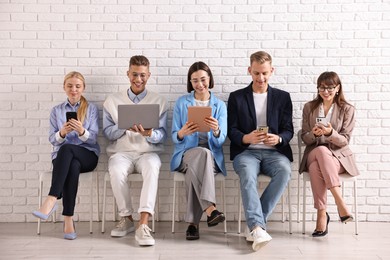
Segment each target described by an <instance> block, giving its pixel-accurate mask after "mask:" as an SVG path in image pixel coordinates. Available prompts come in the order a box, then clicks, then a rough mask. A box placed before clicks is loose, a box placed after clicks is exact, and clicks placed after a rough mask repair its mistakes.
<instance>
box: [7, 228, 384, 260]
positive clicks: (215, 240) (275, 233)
mask: <svg viewBox="0 0 390 260" xmlns="http://www.w3.org/2000/svg"><path fill="white" fill-rule="evenodd" d="M106 224H107V226H106V230H107V232H106V233H105V234H102V233H101V232H100V223H98V222H94V229H93V230H94V233H93V234H89V223H88V222H81V223H76V230H77V233H78V238H77V239H76V240H74V241H67V240H64V239H63V238H62V236H63V235H62V223H60V222H58V223H43V224H42V231H41V235H36V227H37V225H36V223H0V259H91V258H96V259H116V258H117V259H124V258H125V259H160V260H164V259H176V260H179V259H199V260H201V259H202V260H203V259H224V260H228V259H273V260H275V259H365V260H366V259H390V223H359V228H360V232H359V235H358V236H355V235H354V225H353V224H352V223H348V224H347V225H344V224H341V223H340V222H331V223H330V224H329V234H328V236H327V237H324V238H312V237H311V236H310V233H311V232H309V234H306V235H302V234H301V232H300V230H301V225H300V224H297V223H294V224H293V232H294V233H293V234H292V235H290V234H288V223H287V222H286V223H280V222H271V223H269V224H268V231H269V233H270V235H271V236H272V237H273V240H272V241H271V242H270V243H269V244H268V245H266V246H265V247H264V248H262V249H261V250H260V251H258V252H253V251H252V248H251V244H250V243H247V242H246V241H245V239H244V237H243V234H241V235H239V234H237V232H236V230H237V223H236V222H229V223H228V231H229V232H228V233H227V234H224V233H223V225H219V226H217V227H213V228H208V227H207V226H206V224H205V223H202V224H201V226H200V236H201V237H200V240H197V241H186V240H185V233H184V231H185V229H186V224H185V223H177V225H176V233H175V234H172V233H171V223H170V222H157V223H156V233H155V234H154V237H155V239H156V245H155V246H153V247H140V246H138V245H137V244H136V241H135V240H134V233H131V234H129V235H128V236H126V237H123V238H111V237H110V232H109V231H110V229H111V228H112V227H113V226H114V223H113V222H107V223H106ZM243 224H244V223H243ZM313 227H314V223H308V225H307V230H308V231H312V229H313Z"/></svg>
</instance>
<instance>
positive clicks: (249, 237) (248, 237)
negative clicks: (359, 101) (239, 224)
mask: <svg viewBox="0 0 390 260" xmlns="http://www.w3.org/2000/svg"><path fill="white" fill-rule="evenodd" d="M244 235H245V239H246V241H248V242H253V236H252V234H251V231H250V230H249V228H248V226H246V228H245V233H244Z"/></svg>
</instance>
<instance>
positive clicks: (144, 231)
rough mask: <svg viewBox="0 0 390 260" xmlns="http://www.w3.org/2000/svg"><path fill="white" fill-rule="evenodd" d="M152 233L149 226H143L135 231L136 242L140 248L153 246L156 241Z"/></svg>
mask: <svg viewBox="0 0 390 260" xmlns="http://www.w3.org/2000/svg"><path fill="white" fill-rule="evenodd" d="M150 231H152V230H151V229H150V228H149V227H148V225H145V224H141V225H140V226H139V228H138V229H137V230H136V231H135V240H136V241H137V242H138V244H139V245H140V246H153V245H154V243H155V241H154V238H153V237H152V235H151V234H150Z"/></svg>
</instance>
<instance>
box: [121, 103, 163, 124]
mask: <svg viewBox="0 0 390 260" xmlns="http://www.w3.org/2000/svg"><path fill="white" fill-rule="evenodd" d="M159 108H160V105H159V104H126V105H118V128H119V129H129V128H131V127H133V126H134V125H139V124H141V125H142V127H143V128H144V129H151V128H158V127H159Z"/></svg>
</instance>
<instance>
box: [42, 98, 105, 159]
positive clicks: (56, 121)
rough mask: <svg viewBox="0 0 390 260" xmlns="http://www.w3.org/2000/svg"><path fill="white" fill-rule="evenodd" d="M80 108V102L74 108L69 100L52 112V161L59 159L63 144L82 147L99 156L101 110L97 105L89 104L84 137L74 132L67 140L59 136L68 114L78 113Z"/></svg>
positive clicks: (67, 136)
mask: <svg viewBox="0 0 390 260" xmlns="http://www.w3.org/2000/svg"><path fill="white" fill-rule="evenodd" d="M79 107H80V102H78V103H76V104H75V105H74V106H72V105H71V104H70V103H69V101H68V100H67V101H65V102H64V103H62V104H59V105H57V106H55V107H53V109H52V110H51V113H50V130H49V142H50V143H51V144H52V145H53V151H52V153H51V158H52V160H54V159H55V158H56V157H57V152H58V150H59V149H60V147H61V145H63V144H74V145H80V146H81V147H84V148H86V149H88V150H90V151H92V152H94V153H95V154H96V155H97V156H99V154H100V146H99V144H98V143H97V137H98V132H99V110H98V108H97V106H96V105H94V104H92V103H90V102H88V109H87V114H86V117H85V120H84V123H83V127H84V128H85V133H84V135H82V136H79V134H78V133H77V132H76V131H72V132H70V133H68V134H67V135H66V136H65V138H62V137H61V136H60V134H59V131H60V129H61V128H62V126H63V125H64V123H65V122H66V112H77V110H78V109H79Z"/></svg>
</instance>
